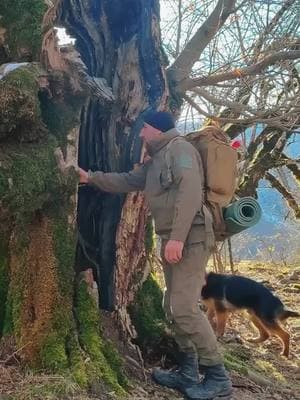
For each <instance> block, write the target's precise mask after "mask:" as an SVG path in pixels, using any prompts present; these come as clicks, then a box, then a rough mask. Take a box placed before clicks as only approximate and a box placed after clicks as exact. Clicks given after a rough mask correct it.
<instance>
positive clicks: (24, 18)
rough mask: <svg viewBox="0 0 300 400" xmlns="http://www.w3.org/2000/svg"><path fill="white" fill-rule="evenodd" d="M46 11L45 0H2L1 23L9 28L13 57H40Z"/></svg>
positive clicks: (9, 40)
mask: <svg viewBox="0 0 300 400" xmlns="http://www.w3.org/2000/svg"><path fill="white" fill-rule="evenodd" d="M45 11H46V4H45V2H44V1H43V0H1V3H0V15H1V16H2V19H1V20H0V23H1V26H3V27H4V28H6V29H7V34H6V36H7V44H8V47H9V51H10V56H11V57H12V58H13V59H29V60H30V61H31V60H37V59H38V57H39V52H40V48H41V43H42V31H41V26H42V20H43V16H44V14H45Z"/></svg>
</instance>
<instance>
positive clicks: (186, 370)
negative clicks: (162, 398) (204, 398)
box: [152, 353, 200, 393]
mask: <svg viewBox="0 0 300 400" xmlns="http://www.w3.org/2000/svg"><path fill="white" fill-rule="evenodd" d="M152 377H153V379H154V380H155V382H157V383H158V384H160V385H162V386H166V387H168V388H171V389H178V390H180V391H181V392H183V393H185V392H186V388H188V387H192V386H196V385H197V384H198V383H200V380H199V373H198V356H197V354H196V353H183V357H182V361H181V363H180V368H179V369H178V370H176V371H164V370H162V369H160V368H155V369H154V371H153V372H152Z"/></svg>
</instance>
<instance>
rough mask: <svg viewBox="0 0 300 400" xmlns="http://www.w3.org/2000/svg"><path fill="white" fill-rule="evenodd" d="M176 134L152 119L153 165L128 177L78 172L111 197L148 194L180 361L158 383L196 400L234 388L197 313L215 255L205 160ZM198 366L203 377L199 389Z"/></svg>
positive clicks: (157, 373) (162, 116)
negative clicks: (205, 203) (209, 262)
mask: <svg viewBox="0 0 300 400" xmlns="http://www.w3.org/2000/svg"><path fill="white" fill-rule="evenodd" d="M174 127H175V125H174V120H173V117H172V115H171V114H170V113H167V112H153V113H150V114H147V115H146V117H145V118H144V126H143V128H142V130H141V133H140V137H141V138H142V140H143V142H144V143H145V145H146V149H147V153H148V154H149V156H150V157H151V159H150V160H149V161H147V162H146V163H145V164H144V165H142V166H140V167H138V168H137V169H135V170H133V171H131V172H128V173H103V172H101V171H98V172H89V173H87V172H86V171H84V170H82V169H81V170H80V182H81V183H88V184H91V185H94V186H96V187H97V188H99V189H101V190H104V191H107V192H130V191H138V190H144V192H145V196H146V199H147V201H148V203H149V207H150V210H151V213H152V216H153V218H154V221H155V229H156V233H157V234H158V235H160V236H161V238H162V258H163V260H164V266H163V269H164V276H165V282H166V291H165V295H164V310H165V312H166V316H167V318H168V320H169V321H170V322H171V323H172V327H173V329H174V334H175V340H176V342H177V343H178V346H179V348H180V350H181V355H182V359H181V363H180V368H179V370H178V371H163V370H160V369H156V370H154V372H153V378H154V379H155V381H156V382H158V383H159V384H161V385H164V386H168V387H171V388H176V389H179V390H180V391H182V392H183V393H184V394H186V395H187V396H188V397H189V398H191V399H213V398H215V397H216V396H227V395H230V393H231V390H232V389H231V382H230V379H229V378H228V376H227V373H226V371H225V368H224V365H223V362H222V358H221V356H220V355H219V353H218V350H217V340H216V337H215V334H214V332H213V330H212V328H211V326H210V324H209V322H208V320H207V318H206V315H205V314H204V313H203V312H202V311H201V310H200V308H199V306H198V300H199V297H200V293H201V289H202V286H203V285H204V282H205V267H206V264H207V260H208V257H209V254H210V248H209V240H208V239H209V235H210V234H211V233H212V230H211V229H209V228H211V216H210V215H209V214H208V213H207V212H205V208H204V207H203V198H204V197H203V192H204V176H203V167H202V161H201V158H200V155H199V153H198V151H197V150H196V149H195V148H194V147H193V146H192V145H191V144H190V143H188V142H187V141H185V140H184V139H183V138H180V136H179V133H178V132H177V131H176V129H175V128H174ZM209 231H210V232H209ZM198 364H199V365H200V367H201V369H202V370H204V374H205V377H204V380H203V381H202V382H201V383H200V381H199V373H198Z"/></svg>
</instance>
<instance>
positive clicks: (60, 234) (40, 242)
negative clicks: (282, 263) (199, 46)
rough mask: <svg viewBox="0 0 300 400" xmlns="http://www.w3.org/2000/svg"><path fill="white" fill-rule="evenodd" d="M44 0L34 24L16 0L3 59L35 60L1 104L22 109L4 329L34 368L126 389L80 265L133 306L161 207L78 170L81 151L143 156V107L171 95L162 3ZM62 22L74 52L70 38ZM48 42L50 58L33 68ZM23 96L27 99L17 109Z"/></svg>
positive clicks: (2, 86)
mask: <svg viewBox="0 0 300 400" xmlns="http://www.w3.org/2000/svg"><path fill="white" fill-rule="evenodd" d="M32 1H33V0H27V3H28V4H27V6H28V9H31V10H32V16H33V20H34V22H35V24H28V19H26V18H23V15H22V13H21V10H19V14H18V12H16V14H15V15H13V16H11V15H10V14H9V15H6V14H5V13H6V11H7V10H8V7H9V6H10V5H11V6H13V5H14V4H11V3H14V2H8V1H7V0H5V1H4V4H3V6H1V8H0V14H1V13H2V14H3V15H4V19H3V21H4V22H3V23H4V24H5V23H6V24H7V25H6V26H5V25H4V31H6V34H7V37H6V40H7V43H6V44H5V46H2V44H3V43H1V42H0V49H1V55H2V56H1V57H2V58H1V61H4V62H7V61H11V60H12V61H14V60H17V61H24V60H26V61H30V63H29V64H28V65H26V66H25V67H21V68H19V69H18V70H16V72H12V73H10V74H8V75H7V77H4V78H3V79H2V80H0V101H1V107H0V108H1V109H2V110H4V109H5V110H6V109H7V107H9V106H10V107H11V108H10V112H11V113H10V114H9V113H8V114H7V115H6V114H5V115H4V114H1V115H0V116H2V117H3V120H0V157H1V158H0V197H1V198H0V200H1V202H0V222H1V230H0V237H1V248H0V272H1V277H0V337H2V343H3V342H5V340H6V338H7V337H13V338H14V339H15V342H16V346H17V348H18V349H19V351H18V355H19V356H20V358H21V359H22V360H23V362H24V363H26V364H29V365H30V366H34V367H43V368H46V369H49V370H51V371H53V370H54V371H59V372H65V371H66V370H67V369H69V370H71V373H72V375H73V377H74V379H75V380H76V381H77V382H78V383H79V384H81V385H82V386H87V385H91V384H93V387H95V383H96V386H97V385H98V388H99V385H101V381H102V380H104V382H106V383H108V384H110V385H113V386H114V388H115V390H116V391H117V392H118V393H123V386H124V380H123V378H122V374H121V372H120V367H119V363H118V362H116V361H115V360H116V358H115V355H114V352H113V351H112V349H111V348H110V345H109V344H108V343H107V342H105V341H104V340H103V338H102V337H101V335H100V331H99V315H98V312H97V309H96V303H95V302H94V300H93V299H92V298H91V296H90V295H89V291H88V287H87V285H86V283H85V281H83V280H80V275H81V274H80V272H81V271H83V270H85V269H87V268H92V269H93V272H94V277H95V279H96V281H97V283H98V287H99V294H100V306H101V308H104V309H107V310H112V309H118V310H119V311H120V312H121V313H122V312H123V311H126V308H127V306H128V305H129V304H130V303H131V302H133V300H134V298H135V294H136V292H137V289H138V288H139V287H140V282H141V280H142V279H143V278H144V277H145V275H146V274H147V273H148V271H146V272H145V268H146V260H145V258H146V257H145V255H146V253H145V246H144V240H143V239H144V235H145V226H146V221H147V216H148V210H147V207H146V205H145V202H144V197H143V195H142V194H140V193H133V194H130V195H128V196H125V195H111V194H107V193H102V192H100V191H95V190H94V189H92V188H91V187H86V186H82V187H79V190H78V193H77V187H76V178H75V174H74V169H73V168H72V165H74V163H75V164H76V161H77V160H76V159H77V156H78V162H79V165H80V166H81V167H82V168H84V169H91V170H103V171H126V170H130V169H131V168H133V166H134V164H136V163H138V162H139V161H140V154H141V143H140V140H139V138H138V133H139V130H140V128H141V124H142V122H141V121H142V119H141V112H142V111H144V110H146V109H148V108H153V109H158V108H160V107H163V106H164V105H165V104H166V101H167V88H166V84H165V76H164V70H163V67H162V61H161V60H162V57H161V47H160V30H159V4H158V3H159V2H158V0H152V1H148V0H123V1H120V0H119V1H117V0H109V1H108V0H107V1H106V0H94V1H88V2H86V1H83V0H82V1H81V0H61V1H60V0H59V1H56V2H53V5H52V6H51V8H50V9H48V10H45V6H44V2H43V1H42V0H41V1H39V2H35V7H34V8H30V7H31V6H32V4H31V3H32ZM25 2H26V1H25ZM15 3H16V4H15V7H16V11H17V10H18V8H17V7H18V2H15ZM23 6H24V5H23ZM2 14H1V15H2ZM19 17H20V18H19ZM18 18H19V19H18ZM42 20H43V22H42ZM37 21H38V23H37ZM8 24H9V25H8ZM14 24H15V26H17V27H18V30H17V31H16V32H18V35H19V36H18V35H13V33H14V29H13V27H14ZM40 25H41V26H42V27H43V37H42V38H40V41H39V40H37V36H38V32H37V30H38V28H39V26H40ZM55 25H59V26H63V27H66V28H67V30H68V33H69V34H70V35H71V36H72V37H74V38H75V39H76V48H75V49H74V48H70V47H67V48H64V49H60V48H59V47H58V45H57V38H56V36H55V32H54V29H53V26H55ZM8 26H9V29H8ZM20 27H21V28H20ZM0 28H1V27H0ZM22 29H23V30H24V29H29V31H28V32H26V35H22V34H20V33H19V32H20V30H21V31H22ZM33 38H34V39H35V41H34V51H31V50H32V49H31V48H30V45H31V43H33ZM41 39H42V40H41ZM41 42H42V52H41V64H37V63H36V64H33V63H31V61H38V59H37V56H36V54H38V52H37V50H36V49H37V47H38V45H40V44H41ZM7 49H8V50H7ZM2 50H3V51H2ZM20 82H21V83H20ZM7 93H10V97H7ZM16 98H18V99H19V100H20V99H22V101H23V100H24V99H25V100H24V102H20V101H19V102H17V104H18V107H19V108H17V110H18V112H17V113H15V114H14V110H15V103H14V100H15V99H16ZM23 103H24V104H23ZM26 107H27V108H26ZM28 116H31V117H30V118H28ZM4 117H5V118H6V119H4ZM3 121H4V122H3ZM77 197H78V201H77ZM76 214H77V222H78V235H76V223H75V222H76ZM74 265H75V268H74ZM100 388H101V386H100ZM99 390H100V389H99Z"/></svg>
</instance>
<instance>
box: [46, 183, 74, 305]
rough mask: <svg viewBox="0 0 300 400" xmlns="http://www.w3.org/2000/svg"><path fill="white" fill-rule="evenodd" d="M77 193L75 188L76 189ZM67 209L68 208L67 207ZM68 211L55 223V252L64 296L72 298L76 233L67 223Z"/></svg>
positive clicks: (58, 217) (54, 220)
mask: <svg viewBox="0 0 300 400" xmlns="http://www.w3.org/2000/svg"><path fill="white" fill-rule="evenodd" d="M74 192H75V188H74ZM66 208H67V206H66ZM66 215H67V210H62V212H61V213H58V215H56V218H54V219H52V221H53V239H54V251H55V255H56V259H57V261H58V282H59V286H60V290H61V293H62V295H63V296H67V297H69V298H71V296H72V293H73V290H74V262H75V250H76V237H75V232H74V231H73V230H72V229H71V228H70V225H69V224H68V221H67V216H66Z"/></svg>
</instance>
